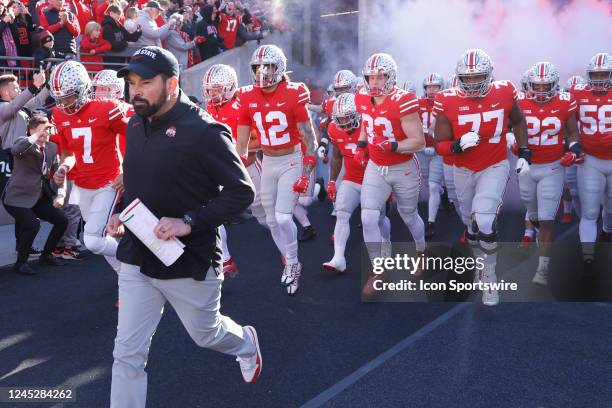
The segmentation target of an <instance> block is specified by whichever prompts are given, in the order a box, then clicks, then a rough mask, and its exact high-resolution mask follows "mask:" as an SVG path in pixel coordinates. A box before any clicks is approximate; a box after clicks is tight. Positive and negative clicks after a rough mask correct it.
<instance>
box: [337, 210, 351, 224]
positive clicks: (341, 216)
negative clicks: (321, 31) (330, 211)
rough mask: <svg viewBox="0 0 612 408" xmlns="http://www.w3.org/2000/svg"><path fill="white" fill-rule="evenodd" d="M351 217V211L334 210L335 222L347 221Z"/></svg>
mask: <svg viewBox="0 0 612 408" xmlns="http://www.w3.org/2000/svg"><path fill="white" fill-rule="evenodd" d="M350 219H351V213H349V212H346V211H336V222H344V223H347V224H348V222H349V220H350Z"/></svg>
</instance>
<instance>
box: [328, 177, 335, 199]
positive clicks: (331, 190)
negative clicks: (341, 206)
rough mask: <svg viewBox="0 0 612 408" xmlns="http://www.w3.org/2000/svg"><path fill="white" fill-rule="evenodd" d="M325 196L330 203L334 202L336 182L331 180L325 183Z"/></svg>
mask: <svg viewBox="0 0 612 408" xmlns="http://www.w3.org/2000/svg"><path fill="white" fill-rule="evenodd" d="M327 196H328V197H329V199H330V200H332V202H334V203H335V202H336V182H335V181H333V180H331V181H330V182H329V183H327Z"/></svg>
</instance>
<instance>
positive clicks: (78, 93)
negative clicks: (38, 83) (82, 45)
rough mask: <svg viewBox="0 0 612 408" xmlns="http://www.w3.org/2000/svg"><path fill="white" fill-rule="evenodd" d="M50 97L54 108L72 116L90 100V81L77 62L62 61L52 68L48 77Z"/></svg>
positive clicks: (82, 67) (81, 65) (84, 70)
mask: <svg viewBox="0 0 612 408" xmlns="http://www.w3.org/2000/svg"><path fill="white" fill-rule="evenodd" d="M49 82H50V85H51V97H53V99H55V104H56V106H57V107H58V108H59V109H61V110H62V111H63V112H64V113H65V114H67V115H74V114H75V113H77V112H78V111H79V110H81V108H82V107H83V106H85V105H86V104H87V102H89V100H90V98H91V79H90V78H89V75H88V74H87V70H86V69H85V67H84V66H83V64H81V63H80V62H77V61H64V62H61V63H59V64H58V65H56V66H55V68H53V71H52V72H51V75H50V77H49Z"/></svg>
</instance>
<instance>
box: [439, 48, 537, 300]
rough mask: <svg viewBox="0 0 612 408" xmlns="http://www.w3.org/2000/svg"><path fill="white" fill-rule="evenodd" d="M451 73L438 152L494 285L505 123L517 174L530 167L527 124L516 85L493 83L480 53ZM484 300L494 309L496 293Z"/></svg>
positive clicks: (484, 273)
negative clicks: (515, 149) (449, 166)
mask: <svg viewBox="0 0 612 408" xmlns="http://www.w3.org/2000/svg"><path fill="white" fill-rule="evenodd" d="M455 74H456V75H457V81H458V86H457V87H456V88H451V89H448V90H446V91H444V92H440V93H438V94H437V95H436V100H435V105H434V110H433V111H434V112H435V115H436V124H435V133H434V137H435V140H436V150H437V151H438V153H440V154H442V155H449V154H453V155H455V167H454V181H455V188H456V191H457V197H458V198H459V206H460V209H461V216H462V218H463V223H464V224H465V225H466V227H467V233H466V237H467V240H468V243H469V244H470V246H471V247H472V249H473V251H474V255H475V256H476V257H478V258H483V259H484V262H483V263H484V268H483V269H482V270H481V271H479V275H480V276H479V278H480V280H482V281H483V282H496V281H497V277H496V275H495V266H496V263H497V254H496V251H497V247H498V245H497V241H498V237H497V233H498V231H497V227H496V219H497V214H498V211H499V208H500V207H501V204H502V197H503V194H504V190H505V188H506V183H507V181H508V175H509V168H510V165H509V163H508V153H507V146H506V140H505V130H506V129H507V128H508V120H509V121H510V124H511V125H512V129H513V130H514V134H515V137H516V139H517V143H518V146H519V160H518V161H517V167H516V170H517V173H519V174H521V173H526V172H527V171H529V163H530V162H531V151H530V150H529V148H528V147H527V134H526V123H525V118H524V117H523V113H522V112H521V109H520V107H519V106H518V102H517V92H516V89H515V88H514V85H513V84H512V83H511V82H508V81H493V77H492V75H493V62H492V61H491V59H490V58H489V56H488V55H487V54H486V53H485V52H484V51H483V50H480V49H471V50H468V51H467V52H465V53H464V54H463V55H461V57H460V59H459V61H458V62H457V66H456V68H455ZM485 254H487V256H486V257H484V255H485ZM482 300H483V303H484V304H485V305H489V306H493V305H496V304H497V303H499V294H498V293H497V291H496V290H492V289H489V290H486V291H483V296H482Z"/></svg>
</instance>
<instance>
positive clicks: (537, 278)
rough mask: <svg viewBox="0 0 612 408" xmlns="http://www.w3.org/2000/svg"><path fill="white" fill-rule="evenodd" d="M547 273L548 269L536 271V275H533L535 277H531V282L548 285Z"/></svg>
mask: <svg viewBox="0 0 612 408" xmlns="http://www.w3.org/2000/svg"><path fill="white" fill-rule="evenodd" d="M547 275H548V273H547V272H546V271H536V273H535V275H533V279H531V282H533V283H535V284H536V285H542V286H546V285H548V277H547Z"/></svg>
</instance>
